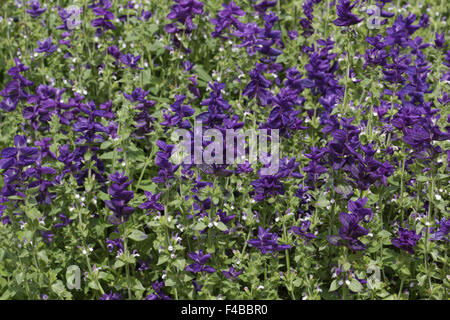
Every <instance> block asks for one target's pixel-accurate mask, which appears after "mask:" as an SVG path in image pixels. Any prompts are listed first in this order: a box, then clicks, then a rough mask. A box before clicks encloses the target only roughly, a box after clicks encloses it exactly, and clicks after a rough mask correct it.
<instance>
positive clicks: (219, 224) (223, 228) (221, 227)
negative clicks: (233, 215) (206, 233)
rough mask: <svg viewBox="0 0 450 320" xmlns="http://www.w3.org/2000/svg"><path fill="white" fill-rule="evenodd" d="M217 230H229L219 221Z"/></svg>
mask: <svg viewBox="0 0 450 320" xmlns="http://www.w3.org/2000/svg"><path fill="white" fill-rule="evenodd" d="M217 229H219V230H220V231H227V230H228V228H227V226H226V225H225V224H224V223H223V222H222V221H219V222H218V223H217Z"/></svg>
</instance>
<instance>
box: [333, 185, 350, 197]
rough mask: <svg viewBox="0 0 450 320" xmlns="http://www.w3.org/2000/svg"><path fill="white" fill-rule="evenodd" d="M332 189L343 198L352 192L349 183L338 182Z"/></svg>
mask: <svg viewBox="0 0 450 320" xmlns="http://www.w3.org/2000/svg"><path fill="white" fill-rule="evenodd" d="M334 190H335V191H336V192H337V193H339V194H340V195H341V196H343V197H344V198H348V197H350V196H351V195H352V194H353V188H352V187H351V185H349V184H338V185H337V186H335V187H334Z"/></svg>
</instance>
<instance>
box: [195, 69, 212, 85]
mask: <svg viewBox="0 0 450 320" xmlns="http://www.w3.org/2000/svg"><path fill="white" fill-rule="evenodd" d="M195 71H197V73H198V77H199V79H200V80H203V81H205V82H211V81H212V78H211V76H210V75H209V74H208V73H206V71H205V69H203V67H202V66H201V65H197V66H195Z"/></svg>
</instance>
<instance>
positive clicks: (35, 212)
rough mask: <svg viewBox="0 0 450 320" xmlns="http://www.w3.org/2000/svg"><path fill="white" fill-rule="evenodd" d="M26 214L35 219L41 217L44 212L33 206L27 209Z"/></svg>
mask: <svg viewBox="0 0 450 320" xmlns="http://www.w3.org/2000/svg"><path fill="white" fill-rule="evenodd" d="M25 214H26V215H27V217H28V218H30V219H31V220H35V219H37V218H39V217H41V216H42V214H41V213H40V212H39V210H38V209H36V208H31V209H27V210H25Z"/></svg>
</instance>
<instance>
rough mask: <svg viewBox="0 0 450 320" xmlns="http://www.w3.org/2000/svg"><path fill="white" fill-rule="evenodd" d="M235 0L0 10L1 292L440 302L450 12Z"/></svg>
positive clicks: (436, 7) (444, 288)
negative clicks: (241, 137)
mask: <svg viewBox="0 0 450 320" xmlns="http://www.w3.org/2000/svg"><path fill="white" fill-rule="evenodd" d="M223 2H224V4H222V1H221V0H210V1H197V0H174V1H173V2H172V1H136V0H134V1H116V0H114V1H108V0H101V1H87V0H78V1H76V0H72V1H64V0H58V1H56V0H55V1H41V3H39V2H37V1H30V2H27V1H2V2H1V4H0V34H1V35H2V37H0V57H1V63H0V90H1V91H0V95H1V96H2V98H0V100H1V101H0V108H1V109H0V121H1V122H0V150H3V151H2V152H1V160H0V170H1V179H0V187H1V188H2V191H1V196H0V217H1V222H2V223H0V297H1V298H2V299H99V298H100V299H144V298H147V299H168V298H171V299H448V291H449V281H450V278H449V277H450V276H449V270H448V259H447V252H448V241H449V238H448V232H449V228H450V220H449V200H450V197H449V191H450V190H449V177H450V176H449V162H448V158H449V156H450V151H449V138H450V134H449V121H450V117H449V102H450V98H449V96H448V91H449V80H450V71H449V67H450V51H449V47H448V43H447V42H446V40H445V36H447V38H448V30H449V29H448V26H447V23H448V16H449V11H448V5H447V2H446V1H443V0H441V1H438V0H423V1H420V2H419V1H409V2H408V1H405V0H394V1H390V0H377V1H375V0H368V1H360V2H358V3H351V2H349V1H348V0H339V1H329V0H304V1H303V0H302V1H268V0H264V1H261V0H258V1H254V0H253V1H250V0H246V1H239V0H236V1H235V2H230V1H225V0H224V1H223ZM371 5H372V6H377V7H376V8H378V9H380V13H381V18H376V12H377V10H376V8H374V7H370V6H371ZM368 8H372V9H371V10H367V9H368ZM374 17H375V18H376V19H378V20H376V21H372V24H370V23H371V21H370V19H372V18H374ZM367 22H369V24H368V23H367ZM377 22H380V24H379V25H377ZM374 26H375V27H374ZM195 119H199V120H201V121H202V123H203V126H204V127H205V128H218V129H219V130H225V129H227V128H236V129H237V128H244V129H251V128H253V129H258V128H266V129H279V130H280V135H281V153H282V157H283V159H282V161H281V165H280V171H279V172H278V173H277V174H275V175H272V176H263V175H261V174H260V172H259V171H258V170H259V169H260V168H261V164H257V165H253V166H252V165H249V164H243V165H242V164H241V165H228V166H225V165H214V166H195V165H193V166H188V165H181V166H178V165H176V164H175V163H174V161H172V160H173V159H171V158H170V156H171V152H172V149H173V145H174V144H175V141H172V140H171V139H170V134H171V132H173V131H174V130H175V129H177V128H185V129H189V130H192V126H193V124H194V120H195ZM206 144H207V143H206ZM77 270H79V271H80V272H81V273H80V283H79V286H78V285H77V283H78V282H77V274H78V273H77Z"/></svg>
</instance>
